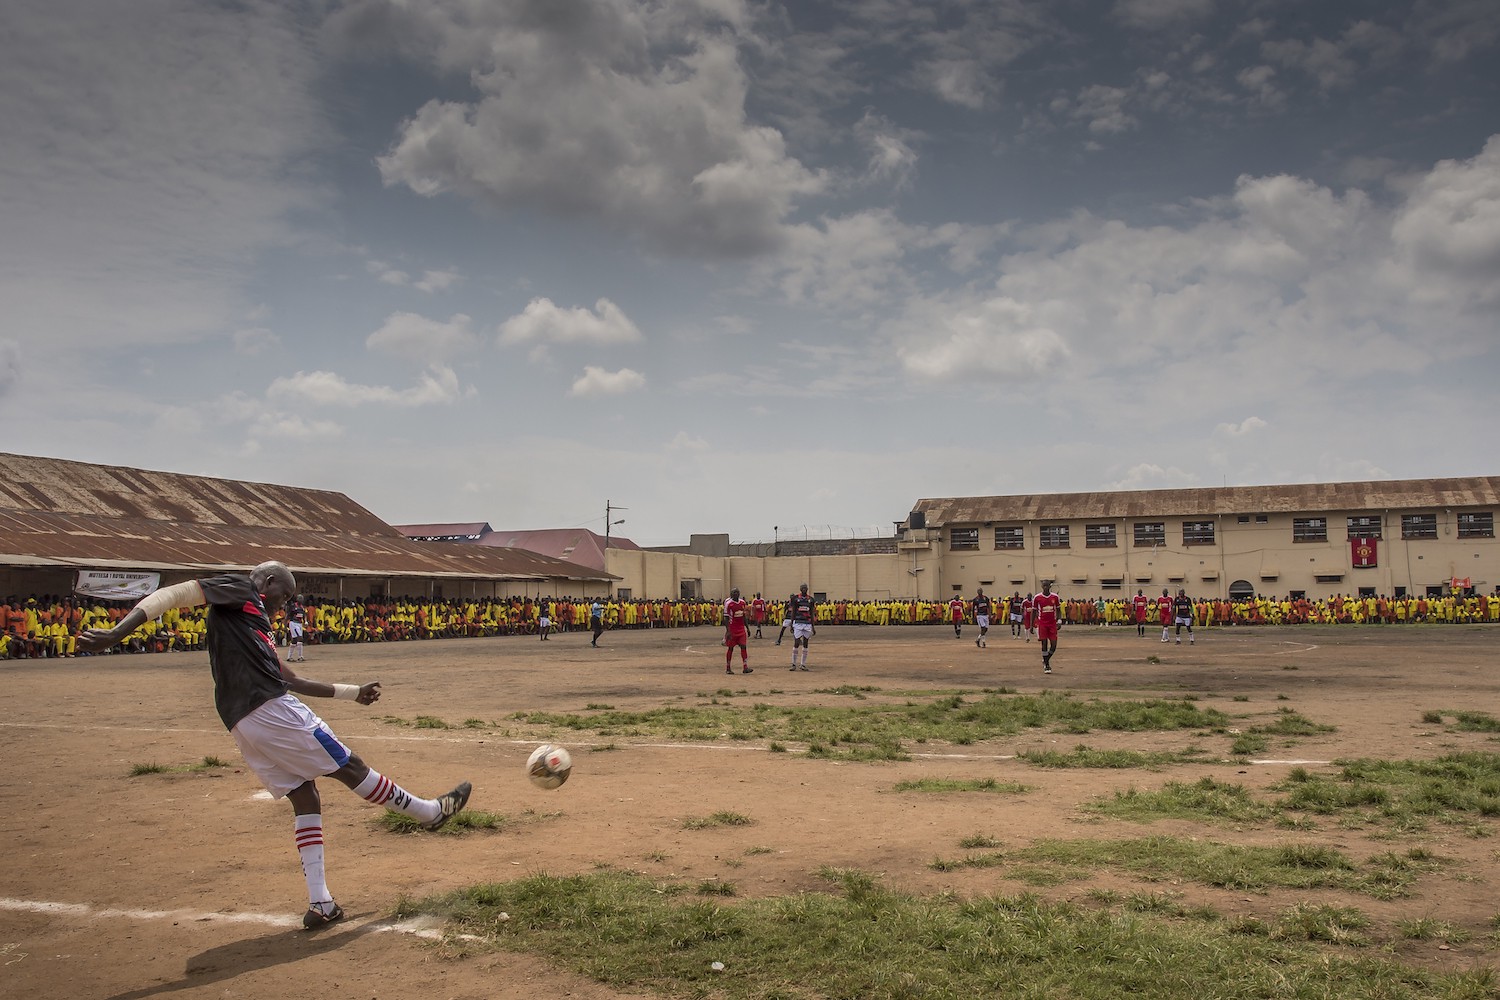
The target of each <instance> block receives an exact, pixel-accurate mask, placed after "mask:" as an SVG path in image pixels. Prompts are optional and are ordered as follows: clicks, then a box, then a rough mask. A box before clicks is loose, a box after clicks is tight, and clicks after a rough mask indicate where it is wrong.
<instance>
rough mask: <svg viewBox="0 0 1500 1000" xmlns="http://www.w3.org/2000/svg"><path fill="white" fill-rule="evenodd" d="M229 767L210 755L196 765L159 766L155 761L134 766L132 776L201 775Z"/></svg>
mask: <svg viewBox="0 0 1500 1000" xmlns="http://www.w3.org/2000/svg"><path fill="white" fill-rule="evenodd" d="M228 766H229V763H228V762H227V761H225V760H223V759H222V758H219V757H215V756H213V755H212V754H210V755H209V756H206V757H204V758H203V759H202V760H200V761H199V762H198V763H196V764H158V763H156V762H155V761H152V762H151V763H149V764H132V765H130V776H131V777H132V778H139V777H141V776H143V775H147V774H201V773H202V772H204V771H213V770H217V769H218V768H221V767H228Z"/></svg>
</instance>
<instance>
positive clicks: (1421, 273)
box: [1391, 135, 1500, 306]
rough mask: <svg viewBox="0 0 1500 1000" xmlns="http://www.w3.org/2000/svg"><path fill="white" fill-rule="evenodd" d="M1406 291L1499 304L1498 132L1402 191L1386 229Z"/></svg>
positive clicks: (1436, 298)
mask: <svg viewBox="0 0 1500 1000" xmlns="http://www.w3.org/2000/svg"><path fill="white" fill-rule="evenodd" d="M1391 236H1392V238H1393V240H1394V242H1395V251H1396V261H1393V262H1392V263H1393V267H1392V270H1393V271H1398V270H1405V271H1406V283H1407V285H1408V287H1409V288H1410V289H1411V291H1412V294H1414V295H1418V296H1421V297H1422V298H1424V299H1427V300H1432V301H1443V300H1450V301H1451V300H1453V299H1455V298H1456V299H1458V301H1459V302H1461V303H1463V304H1465V305H1469V304H1473V305H1479V306H1493V305H1495V304H1496V303H1500V135H1495V136H1491V137H1490V139H1489V141H1488V142H1486V143H1485V144H1484V149H1483V150H1481V151H1480V153H1479V154H1478V155H1477V156H1475V157H1473V158H1472V159H1468V160H1443V161H1441V162H1440V163H1438V164H1437V165H1436V166H1434V167H1433V168H1432V170H1431V171H1429V172H1428V173H1427V174H1426V175H1425V176H1424V177H1422V178H1421V179H1420V180H1419V181H1418V182H1417V183H1416V185H1415V186H1414V187H1413V188H1412V189H1411V191H1410V192H1409V194H1408V197H1407V200H1406V204H1405V205H1404V206H1403V207H1402V209H1401V211H1400V212H1399V213H1398V214H1397V216H1396V220H1395V223H1394V225H1393V226H1392V228H1391Z"/></svg>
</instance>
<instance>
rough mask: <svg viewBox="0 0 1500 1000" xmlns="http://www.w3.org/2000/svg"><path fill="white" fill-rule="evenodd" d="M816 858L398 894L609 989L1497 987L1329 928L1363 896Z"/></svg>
mask: <svg viewBox="0 0 1500 1000" xmlns="http://www.w3.org/2000/svg"><path fill="white" fill-rule="evenodd" d="M823 874H824V877H825V878H827V879H828V880H829V881H830V882H831V883H832V886H831V889H830V890H829V891H822V892H803V893H798V894H796V895H792V896H785V897H777V898H757V899H729V898H705V897H702V896H695V895H684V894H682V893H681V892H680V891H668V890H669V889H671V888H674V887H672V886H664V885H662V884H659V883H656V882H654V881H652V880H651V879H649V878H645V877H642V876H639V875H632V874H628V873H622V872H616V871H607V872H597V873H591V874H585V875H572V876H553V875H547V874H541V875H534V876H531V877H528V878H525V879H521V880H518V881H514V882H505V883H491V884H485V885H476V886H471V887H469V888H466V889H463V890H460V891H457V892H453V893H449V894H446V895H443V896H437V897H432V898H430V899H426V900H421V901H416V902H413V901H405V902H403V903H402V904H401V906H400V908H399V910H398V913H397V916H398V917H410V916H414V915H417V914H419V913H420V914H432V915H436V916H439V917H441V918H443V919H445V920H446V921H447V923H448V926H449V928H450V929H451V930H453V931H455V932H460V933H465V934H470V935H475V936H476V937H478V938H479V939H480V940H479V941H478V942H468V943H461V942H457V941H454V942H452V944H451V946H452V947H454V948H456V949H458V950H469V951H480V950H484V949H485V948H498V949H506V950H513V951H519V952H526V953H530V954H535V955H540V956H544V957H546V958H547V959H549V960H551V961H553V962H555V963H557V964H558V965H560V966H562V967H565V968H568V969H570V970H572V971H573V972H576V973H578V974H581V975H583V976H586V977H589V978H591V979H593V980H595V981H597V982H599V983H602V984H604V985H606V986H608V987H610V988H611V989H614V990H618V991H622V992H631V993H642V992H650V993H654V994H658V995H661V996H670V997H710V996H712V997H722V998H725V1000H750V998H767V1000H806V998H811V997H830V998H856V997H857V998H862V1000H951V998H954V997H1024V998H1035V1000H1042V998H1051V997H1069V998H1073V1000H1105V998H1114V997H1121V996H1130V995H1141V996H1148V997H1214V998H1215V1000H1261V998H1266V997H1286V998H1293V1000H1302V998H1306V1000H1312V998H1322V997H1382V998H1386V1000H1437V998H1445V1000H1468V998H1476V1000H1477V998H1479V997H1489V996H1493V993H1494V990H1495V987H1496V977H1495V975H1494V973H1493V972H1491V971H1490V970H1488V969H1484V968H1478V969H1468V970H1462V971H1456V972H1441V971H1434V970H1431V969H1427V968H1424V967H1419V966H1413V965H1406V964H1403V963H1401V962H1400V961H1398V960H1397V959H1395V958H1393V957H1391V956H1388V955H1384V954H1380V953H1377V952H1373V951H1367V950H1361V949H1358V948H1341V947H1339V946H1338V945H1331V944H1329V943H1326V942H1327V941H1328V939H1329V938H1330V937H1333V936H1336V933H1335V932H1337V931H1339V930H1340V929H1342V931H1343V932H1344V933H1345V936H1346V937H1347V936H1348V933H1349V932H1351V931H1355V930H1357V929H1358V927H1359V925H1360V917H1359V915H1358V913H1357V912H1355V911H1349V910H1338V909H1319V910H1304V911H1299V912H1297V913H1295V914H1294V915H1289V916H1288V917H1286V918H1283V919H1281V920H1277V921H1275V922H1274V923H1273V924H1270V925H1266V924H1262V923H1261V922H1260V921H1254V920H1246V919H1241V920H1237V921H1234V922H1228V921H1220V920H1214V919H1210V918H1207V916H1209V915H1201V914H1200V915H1194V916H1192V917H1188V918H1184V917H1180V916H1177V915H1176V913H1175V912H1174V911H1173V909H1172V907H1171V906H1167V905H1161V904H1158V903H1156V902H1152V901H1143V900H1135V901H1134V902H1133V904H1132V905H1133V907H1134V908H1132V906H1126V905H1123V904H1122V905H1120V906H1105V907H1100V906H1096V905H1088V906H1085V905H1079V904H1075V903H1070V902H1049V901H1047V900H1044V899H1041V898H1039V897H1037V896H1035V895H1033V894H1030V893H1023V894H1019V895H987V896H979V897H975V898H969V899H959V898H956V897H954V896H952V895H942V896H936V897H919V896H913V895H908V894H905V893H900V892H895V891H892V890H889V889H886V888H885V887H883V886H882V885H880V884H879V882H878V881H877V880H875V879H874V878H872V877H870V876H869V875H866V874H864V873H861V872H857V871H848V870H838V869H828V870H825V872H824V873H823ZM1289 912H1290V911H1289ZM502 913H503V914H505V916H504V917H502V916H501V914H502ZM581 941H586V942H587V944H588V946H587V947H580V946H579V943H580V942H581ZM1348 943H1351V944H1352V943H1354V942H1353V941H1349V942H1348ZM715 962H718V963H722V966H723V971H722V972H719V971H715V970H714V969H713V967H712V963H715Z"/></svg>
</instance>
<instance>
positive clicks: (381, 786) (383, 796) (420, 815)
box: [354, 768, 443, 823]
mask: <svg viewBox="0 0 1500 1000" xmlns="http://www.w3.org/2000/svg"><path fill="white" fill-rule="evenodd" d="M354 794H355V795H358V796H360V797H361V798H363V799H364V800H365V801H366V802H369V803H371V804H372V805H377V806H385V807H386V808H387V809H394V810H395V811H396V812H398V813H400V814H401V815H403V816H410V817H411V818H412V819H414V820H417V821H418V822H421V823H431V822H432V821H433V820H435V819H437V818H438V816H439V815H440V814H441V813H442V811H443V807H442V806H440V805H438V801H437V799H419V798H417V797H416V796H415V795H413V794H412V793H411V792H408V791H407V790H406V789H404V788H402V787H401V786H400V785H398V784H396V783H395V782H394V781H392V780H391V779H390V778H387V777H386V776H385V775H383V774H381V773H380V772H379V771H377V770H375V769H374V768H371V769H370V773H369V774H368V775H366V776H365V780H364V781H361V782H360V783H359V787H357V788H355V789H354Z"/></svg>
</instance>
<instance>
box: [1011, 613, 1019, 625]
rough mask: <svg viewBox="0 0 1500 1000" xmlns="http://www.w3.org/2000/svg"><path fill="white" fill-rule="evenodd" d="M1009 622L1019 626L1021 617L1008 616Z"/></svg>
mask: <svg viewBox="0 0 1500 1000" xmlns="http://www.w3.org/2000/svg"><path fill="white" fill-rule="evenodd" d="M1010 620H1011V621H1012V622H1013V623H1015V624H1017V625H1019V624H1021V616H1020V615H1011V616H1010Z"/></svg>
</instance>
